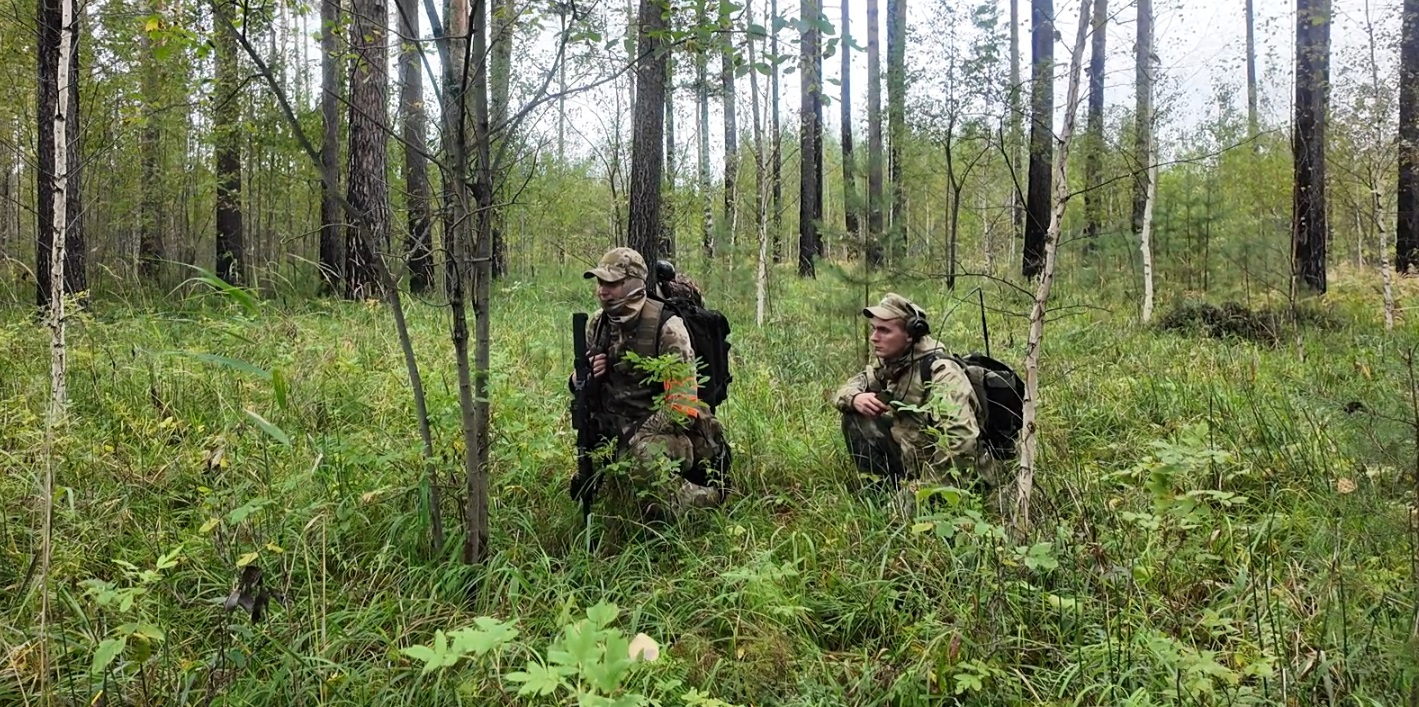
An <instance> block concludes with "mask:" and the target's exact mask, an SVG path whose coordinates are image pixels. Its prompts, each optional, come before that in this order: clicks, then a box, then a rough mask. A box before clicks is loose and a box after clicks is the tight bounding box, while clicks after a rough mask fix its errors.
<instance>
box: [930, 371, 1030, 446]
mask: <svg viewBox="0 0 1419 707" xmlns="http://www.w3.org/2000/svg"><path fill="white" fill-rule="evenodd" d="M937 356H938V354H933V355H930V356H926V357H924V358H922V359H921V382H922V384H923V385H925V384H927V383H929V382H930V381H931V363H932V362H933V361H935V360H936V358H937ZM947 357H948V358H950V359H951V360H953V361H955V362H956V363H957V364H958V365H960V366H961V368H963V369H965V371H966V377H967V378H969V379H970V381H971V387H973V388H975V391H976V399H977V400H979V401H980V403H981V418H982V419H979V420H976V422H977V423H978V424H979V425H980V433H981V441H982V442H983V443H984V444H985V448H986V450H988V451H989V452H990V455H991V456H992V457H994V458H995V459H999V460H1006V459H1014V458H1015V456H1016V454H1017V449H1016V442H1017V441H1018V440H1019V438H1020V429H1021V428H1022V427H1024V421H1025V381H1024V379H1023V378H1021V377H1020V376H1019V375H1017V374H1016V373H1015V370H1014V369H1012V368H1010V366H1008V365H1006V364H1004V363H1002V362H1000V361H997V360H996V359H993V358H991V357H990V356H987V355H985V354H983V353H968V354H966V355H964V356H958V355H955V354H950V355H948V356H947Z"/></svg>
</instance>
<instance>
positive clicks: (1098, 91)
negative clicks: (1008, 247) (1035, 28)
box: [1084, 0, 1109, 250]
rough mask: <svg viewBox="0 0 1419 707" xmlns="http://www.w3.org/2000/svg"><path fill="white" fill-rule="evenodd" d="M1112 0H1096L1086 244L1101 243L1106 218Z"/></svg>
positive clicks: (1086, 166) (1086, 178) (1086, 167)
mask: <svg viewBox="0 0 1419 707" xmlns="http://www.w3.org/2000/svg"><path fill="white" fill-rule="evenodd" d="M1108 20H1109V0H1094V21H1093V27H1092V29H1091V30H1090V31H1092V32H1093V36H1092V39H1093V48H1092V50H1091V53H1090V55H1089V125H1088V132H1089V138H1088V139H1089V145H1088V149H1089V152H1088V155H1087V156H1086V157H1085V159H1084V184H1085V188H1086V190H1087V191H1085V192H1084V214H1085V224H1084V235H1085V236H1087V237H1088V240H1087V241H1085V243H1084V247H1085V248H1086V249H1088V250H1093V249H1094V248H1096V247H1098V238H1099V228H1100V227H1101V226H1102V223H1103V220H1104V195H1103V194H1102V193H1101V190H1100V189H1099V185H1100V183H1101V182H1102V181H1103V174H1102V172H1103V162H1104V155H1103V153H1104V57H1105V55H1106V50H1107V39H1108V33H1107V32H1106V29H1107V24H1108Z"/></svg>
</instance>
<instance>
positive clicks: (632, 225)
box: [627, 0, 667, 289]
mask: <svg viewBox="0 0 1419 707" xmlns="http://www.w3.org/2000/svg"><path fill="white" fill-rule="evenodd" d="M664 12H665V5H664V2H663V0H640V22H639V29H638V31H637V33H636V34H637V41H636V55H637V62H636V101H637V102H636V105H635V126H634V131H635V133H634V137H633V139H632V141H631V184H630V192H631V202H630V222H629V226H628V228H627V236H628V239H627V240H628V242H629V245H630V246H631V248H634V249H635V250H637V251H639V252H640V254H641V257H643V258H645V260H646V262H647V263H654V262H655V260H656V259H657V258H658V257H660V253H659V246H660V232H661V223H660V188H661V179H662V175H661V168H662V166H663V165H664V163H665V158H664V155H662V154H661V151H662V150H663V149H664V144H665V142H664V141H665V134H664V127H665V126H664V123H665V77H666V70H665V69H666V56H667V55H666V52H665V50H664V46H663V44H664V43H663V39H662V36H663V35H664V33H665V30H666V28H667V24H666V19H665V17H664V14H663V13H664ZM653 277H654V276H653V275H652V278H653ZM653 286H654V283H653V282H647V283H646V287H647V288H648V289H649V288H651V287H653Z"/></svg>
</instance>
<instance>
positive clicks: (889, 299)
mask: <svg viewBox="0 0 1419 707" xmlns="http://www.w3.org/2000/svg"><path fill="white" fill-rule="evenodd" d="M862 316H864V317H867V318H868V319H872V318H877V319H911V318H912V317H914V316H922V317H925V316H926V311H925V310H923V309H922V308H921V307H918V306H916V305H915V304H913V303H912V301H911V300H909V299H907V298H905V297H903V296H901V295H899V294H897V293H895V292H888V293H887V294H886V295H884V296H883V297H882V301H881V302H878V303H877V306H875V307H865V308H863V310H862Z"/></svg>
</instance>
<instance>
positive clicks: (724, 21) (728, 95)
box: [719, 2, 739, 246]
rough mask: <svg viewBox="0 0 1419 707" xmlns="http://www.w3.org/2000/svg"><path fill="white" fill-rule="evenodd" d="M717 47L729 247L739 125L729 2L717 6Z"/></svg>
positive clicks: (734, 223)
mask: <svg viewBox="0 0 1419 707" xmlns="http://www.w3.org/2000/svg"><path fill="white" fill-rule="evenodd" d="M719 12H720V19H719V26H720V30H721V31H722V32H723V33H724V43H723V45H722V46H721V54H720V70H719V81H720V88H721V89H722V90H723V91H724V94H723V98H724V104H723V105H724V233H725V235H726V236H727V237H728V238H729V244H730V245H731V246H733V245H734V244H735V243H736V242H737V240H736V238H735V234H737V233H738V232H739V210H738V203H739V187H738V183H739V126H738V124H737V123H738V120H737V118H738V116H737V111H736V110H735V100H734V39H733V37H734V21H733V18H732V16H731V15H730V10H729V3H726V2H721V3H720V10H719Z"/></svg>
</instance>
